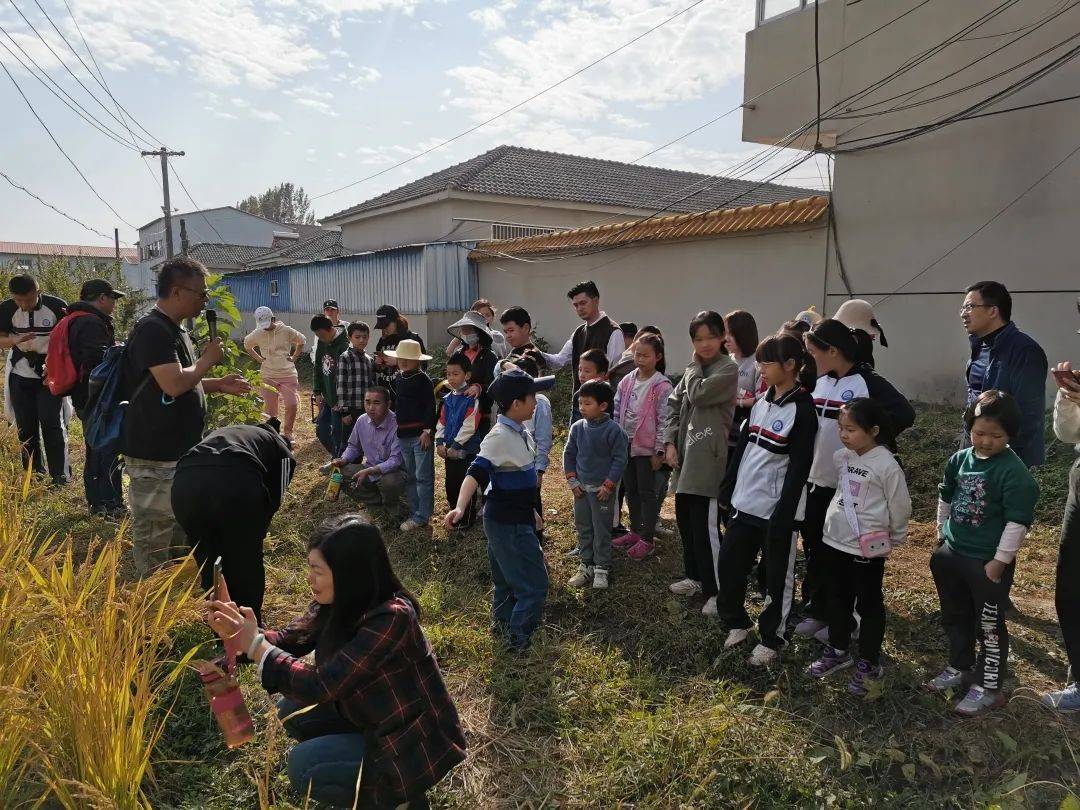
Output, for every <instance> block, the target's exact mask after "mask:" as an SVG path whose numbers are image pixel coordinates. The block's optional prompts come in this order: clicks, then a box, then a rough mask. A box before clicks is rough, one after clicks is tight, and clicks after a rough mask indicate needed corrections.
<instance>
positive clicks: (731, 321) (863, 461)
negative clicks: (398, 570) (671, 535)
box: [312, 288, 1038, 715]
mask: <svg viewBox="0 0 1080 810" xmlns="http://www.w3.org/2000/svg"><path fill="white" fill-rule="evenodd" d="M575 289H576V288H575ZM481 303H482V304H483V307H482V309H484V310H485V311H472V312H469V313H466V315H465V316H464V317H462V319H461V320H459V321H458V322H456V323H455V324H453V325H452V326H451V327H450V328H449V329H448V332H449V334H450V335H451V336H452V337H453V343H452V344H451V345H452V347H453V349H454V351H453V353H452V354H451V355H450V356H449V358H448V359H447V361H446V370H445V381H443V382H442V383H440V384H439V386H438V387H436V385H435V384H434V382H433V381H432V379H431V378H430V377H429V376H428V375H427V373H426V372H425V370H424V364H425V363H426V361H428V360H430V359H431V358H430V356H429V355H427V354H425V353H424V351H423V347H422V345H421V344H420V342H419V341H418V340H414V339H411V338H404V339H401V340H399V341H398V342H396V344H395V345H394V346H393V348H384V349H381V350H380V351H379V357H377V358H372V357H371V356H369V355H368V354H366V351H365V349H366V346H367V343H368V339H369V336H370V329H369V327H368V326H367V325H366V324H362V323H354V324H351V325H349V327H348V330H347V335H342V334H340V333H339V332H338V331H337V330H336V329H335V328H334V326H333V324H331V323H329V322H328V321H327V319H326V318H323V317H322V316H319V317H316V318H315V319H313V321H312V329H313V331H314V332H315V334H316V336H317V338H318V341H319V343H318V348H317V353H316V361H317V362H316V380H315V391H316V394H317V396H318V397H319V401H318V404H319V407H320V412H319V413H318V415H317V419H318V423H319V438H320V441H322V442H323V444H324V445H325V446H326V447H327V450H328V451H329V452H330V454H331V456H332V459H333V460H332V462H331V465H330V466H334V467H338V468H343V470H344V471H345V472H346V473H347V475H348V477H349V482H348V485H347V487H346V491H347V492H349V493H350V494H351V495H353V497H356V498H358V499H360V500H363V501H364V502H366V503H382V504H384V505H386V506H388V507H393V506H395V505H396V499H397V498H398V497H399V496H400V493H401V492H402V491H403V492H404V495H405V497H406V499H407V502H408V512H407V516H406V517H405V519H404V521H403V522H402V524H401V529H402V530H403V531H413V530H417V529H420V528H423V527H426V526H428V525H429V523H430V519H431V516H432V512H433V509H434V477H435V476H434V457H435V455H438V456H439V458H441V459H443V462H444V465H445V486H446V498H447V502H448V504H449V505H450V511H449V513H448V514H447V515H446V518H445V521H444V522H445V525H446V527H447V528H448V529H452V530H455V531H463V530H466V529H468V528H470V527H471V526H473V524H474V523H475V522H477V521H480V522H482V525H483V529H484V533H485V536H486V538H487V549H488V556H489V561H490V565H491V575H492V579H493V582H494V586H495V587H494V596H493V603H492V613H493V618H494V623H495V626H496V627H497V628H498V629H500V631H501V632H502V633H503V634H504V637H505V639H506V641H507V643H508V644H509V646H510V647H511V648H513V649H514V650H518V651H523V650H525V649H526V648H527V647H528V645H529V642H530V639H531V637H532V635H533V633H534V632H535V631H536V629H537V628H538V627H539V625H540V621H541V617H542V613H543V609H544V604H545V601H546V598H547V592H548V574H547V567H546V564H545V560H544V551H543V547H542V545H541V541H542V539H543V534H542V532H543V515H544V510H543V504H542V499H541V484H542V482H543V477H544V473H545V471H546V470H547V468H548V465H549V462H550V459H549V455H550V451H551V448H552V416H551V403H550V402H549V400H548V399H547V398H546V397H545V396H544V395H543V393H541V392H543V391H546V390H549V389H550V388H551V387H552V385H553V382H554V378H553V377H542V376H539V374H540V372H541V370H542V368H541V363H542V362H543V357H544V355H542V354H541V353H540V352H539V351H538V350H537V349H536V347H535V346H534V345H533V343H532V341H531V334H530V330H531V322H530V319H529V316H528V313H527V312H526V311H525V310H524V309H523V308H521V307H512V308H511V309H510V310H507V312H506V313H505V314H504V316H503V319H502V321H501V322H502V324H503V325H504V326H505V332H506V339H505V340H499V341H496V340H495V338H494V333H493V332H492V331H491V328H490V323H491V322H492V321H493V320H494V317H495V314H496V313H495V310H494V308H493V307H492V306H491V304H490V303H489V302H487V301H482V302H481ZM619 326H620V329H621V330H622V333H623V335H624V337H625V345H626V351H625V352H624V354H623V356H622V357H621V358H620V360H619V362H618V363H616V364H615V365H614V366H610V367H609V360H608V356H607V355H606V354H605V352H604V351H602V350H600V349H590V350H586V351H583V352H582V353H581V355H580V357H579V360H578V363H577V368H576V371H577V375H576V376H577V378H578V379H579V380H580V385H579V387H578V388H577V390H576V391H574V393H573V399H572V402H571V403H570V405H571V410H572V417H571V422H570V425H569V431H568V434H567V439H566V443H565V448H564V451H563V455H562V469H563V473H564V476H565V480H566V486H567V487H568V488H569V490H570V492H571V493H572V496H573V504H574V526H575V529H576V532H577V538H578V543H577V549H576V555H577V556H578V558H579V559H578V567H577V570H576V572H575V573H574V575H573V577H572V578H571V579H570V580H569V583H568V584H569V585H570V586H572V587H575V588H579V587H591V588H594V589H604V588H608V587H609V586H611V585H613V584H614V583H613V581H612V578H611V572H612V559H613V554H614V551H615V550H621V551H623V552H625V553H626V555H627V557H628V558H629V559H630V560H632V561H636V562H642V561H645V560H647V559H648V558H649V557H650V556H652V555H654V554H655V552H656V543H657V529H658V520H659V516H660V510H661V506H662V504H663V502H664V499H665V497H666V494H667V492H668V491H669V489H670V491H671V492H673V493H674V496H675V497H674V507H675V517H676V523H677V526H678V534H679V538H680V540H681V542H682V559H683V577H682V578H681V579H680V580H678V581H676V582H674V583H672V584H671V585H670V586H669V589H670V591H671V592H672V593H674V594H676V595H679V596H692V595H695V594H700V595H702V596H703V597H704V599H705V603H704V607H703V608H702V611H701V612H702V613H703V614H704V615H705V616H710V617H717V618H718V619H719V621H720V623H721V624H722V625H723V627H724V629H725V631H726V633H727V635H726V639H725V642H724V647H725V648H726V649H728V650H735V649H737V648H740V647H743V645H744V644H745V645H747V647H749V642H750V641H751V640H752V637H753V636H754V635H755V632H756V636H757V640H756V644H754V646H753V647H752V648H750V654H749V658H748V662H749V663H750V664H751V665H754V666H768V665H771V664H773V663H775V662H776V661H777V660H778V659H779V658H780V656H781V654H782V651H783V649H784V648H785V646H786V645H787V644H789V643H790V641H791V636H792V635H793V634H794V635H796V636H802V637H806V638H810V637H814V638H816V639H817V640H818V641H820V642H821V643H822V644H823V648H822V652H821V654H820V655H819V656H818V657H817V658H816V659H815V660H814V661H813V663H812V664H811V665H810V667H809V673H808V674H809V676H810V677H813V678H824V677H826V676H829V675H832V674H833V673H836V672H839V671H841V670H848V669H851V670H852V672H851V678H850V681H849V683H848V690H849V691H850V692H851V693H852V694H854V695H858V696H863V695H867V694H869V693H870V692H872V691H874V690H876V689H879V688H881V687H880V684H881V678H882V672H883V670H882V660H881V659H882V644H883V640H884V638H885V628H886V609H885V598H884V591H883V580H884V572H885V565H886V561H887V559H888V558H889V555H890V552H891V551H892V549H893V548H895V547H897V546H898V545H900V544H902V543H903V542H904V541H905V539H906V536H907V526H908V520H909V517H910V515H911V500H910V497H909V495H908V489H907V483H906V479H905V474H904V470H903V467H902V466H901V463H900V461H899V460H898V458H897V457H896V452H897V447H896V439H897V436H898V435H899V434H900V433H901V432H902V431H903V430H905V429H906V428H908V427H910V426H911V425H912V424H913V423H914V420H915V414H914V410H913V409H912V407H911V404H910V403H909V402H908V400H907V399H906V398H905V397H904V396H903V394H901V393H900V392H899V391H897V390H896V388H895V387H893V386H892V385H891V384H890V383H889V382H888V381H887V380H885V379H884V378H883V377H882V376H880V375H879V374H878V373H876V372H875V371H874V370H873V367H872V364H871V358H872V348H873V339H872V337H870V338H868V336H867V335H860V334H858V330H853V329H852V328H850V327H849V326H848V325H845V324H844V323H842V322H841V321H839V320H835V319H823V318H821V316H820V315H818V313H816V312H814V311H813V309H812V308H811V309H809V310H806V311H804V312H802V313H799V315H797V316H796V317H795V318H794V319H792V320H791V321H788V322H787V323H785V324H783V326H782V327H781V328H780V329H779V330H778V331H777V332H776V333H775V334H771V335H768V336H766V337H765V338H764V339H763V340H759V334H758V325H757V323H756V322H755V320H754V318H753V316H752V315H751V314H750V313H748V312H745V311H742V310H736V311H733V312H730V313H729V314H728V315H727V316H722V315H720V314H718V313H717V312H713V311H704V312H701V313H699V314H698V315H696V316H695V317H694V318H693V319H692V320H691V321H690V324H689V328H688V337H689V341H690V347H691V359H690V362H689V364H688V365H686V367H685V368H684V369H681V370H680V372H681V373H680V376H679V378H678V381H677V383H676V384H674V385H673V383H672V380H671V379H670V378H669V377H668V376H667V365H668V359H669V354H670V351H669V350H668V349H667V348H666V343H665V339H664V337H663V335H661V333H660V330H658V329H656V328H655V327H652V326H645V327H643V328H641V329H638V327H637V326H636V325H634V324H631V323H623V324H620V325H619ZM679 351H681V348H680V349H679ZM507 352H509V357H508V359H505V360H504V359H500V358H501V357H502V356H503V355H504V354H506V353H507ZM384 356H385V359H384ZM384 362H385V363H389V364H390V365H392V366H393V369H394V372H393V376H392V378H391V379H390V387H389V390H387V388H384V387H380V386H378V385H377V384H376V383H377V381H378V379H379V378H378V377H377V374H376V368H377V365H382V364H383V363H384ZM616 367H617V374H616V375H615V376H617V377H618V379H617V380H613V379H611V377H610V376H609V375H610V374H611V371H612V369H613V368H616ZM327 411H328V412H329V415H327V414H326V413H325V412H327ZM965 423H966V426H967V430H968V433H969V437H970V443H971V446H970V447H967V448H966V449H963V450H961V451H959V452H957V453H956V454H955V455H954V456H953V457H952V458H951V459H950V461H949V462H948V464H947V466H946V469H945V472H944V477H943V480H942V483H941V486H940V490H939V491H940V502H939V508H938V532H939V538H940V545H939V546H938V548H937V549H936V550H935V551H934V553H933V555H932V557H931V560H930V570H931V572H932V575H933V579H934V582H935V585H936V587H937V591H938V594H939V597H940V601H941V621H942V625H943V628H944V632H945V635H946V637H947V640H948V647H949V658H948V663H947V666H946V667H945V669H944V670H943V671H942V672H941V673H940V674H939V675H937V676H936V677H934V678H932V679H931V680H929V682H928V683H927V687H928V688H929V689H931V690H934V691H937V692H942V693H948V694H950V695H952V694H954V693H955V694H956V696H958V697H960V700H959V701H958V702H957V703H956V704H955V707H954V708H955V710H956V711H957V712H959V713H961V714H964V715H975V714H979V713H980V712H982V711H984V710H987V709H991V708H994V707H996V706H999V705H1001V704H1002V703H1003V702H1004V693H1003V691H1002V685H1003V681H1004V678H1005V675H1006V672H1007V657H1008V630H1007V627H1006V623H1005V610H1006V608H1007V607H1008V605H1009V589H1010V586H1011V584H1012V581H1013V573H1014V568H1015V559H1016V553H1017V550H1018V549H1019V548H1020V546H1021V544H1022V542H1023V540H1024V537H1025V535H1026V533H1027V531H1028V528H1029V527H1030V526H1031V523H1032V521H1033V515H1034V508H1035V504H1036V501H1037V499H1038V487H1037V485H1036V483H1035V481H1034V479H1033V477H1032V475H1031V473H1030V472H1029V471H1028V469H1027V467H1026V466H1025V465H1024V464H1023V463H1022V462H1021V461H1020V460H1019V458H1018V457H1017V456H1016V454H1015V453H1014V452H1013V451H1012V450H1011V449H1010V448H1009V440H1010V437H1012V436H1014V435H1015V433H1016V431H1017V430H1018V424H1019V414H1018V410H1017V406H1016V403H1015V402H1014V401H1013V400H1012V398H1011V397H1009V396H1008V395H1007V394H1003V393H1001V392H998V391H986V392H984V393H983V394H982V395H981V396H980V397H979V398H978V399H977V400H976V401H975V402H973V403H972V404H971V406H970V407H969V408H968V411H967V413H966V415H965ZM336 424H340V427H338V428H337V432H336V433H335V425H336ZM346 427H348V428H349V435H348V437H347V441H346V437H345V436H343V435H342V431H343V429H344V428H346ZM379 481H383V482H384V484H383V486H381V487H380V486H377V484H378V482H379ZM623 499H625V503H626V508H627V511H628V524H629V525H628V528H627V530H626V531H625V533H618V532H617V531H616V528H617V527H618V526H619V525H620V517H621V513H622V511H623V510H622V504H623ZM800 537H801V538H802V548H803V552H804V554H805V558H806V570H805V575H804V576H803V578H802V583H801V585H802V605H801V620H800V621H799V622H798V623H797V624H794V622H793V614H794V612H795V594H796V588H795V579H796V577H795V561H796V554H797V548H798V539H799V538H800ZM755 564H757V566H758V571H757V579H758V583H759V585H760V588H761V590H762V594H763V596H764V597H765V598H764V607H763V609H762V610H761V612H760V615H759V616H758V617H757V620H756V622H755V621H754V619H753V618H752V617H751V615H750V613H749V612H748V610H747V603H746V602H747V584H748V580H749V579H750V577H751V575H752V571H753V569H754V566H755ZM790 624H794V627H793V632H792V631H789V625H790Z"/></svg>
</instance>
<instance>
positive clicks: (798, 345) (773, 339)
mask: <svg viewBox="0 0 1080 810" xmlns="http://www.w3.org/2000/svg"><path fill="white" fill-rule="evenodd" d="M754 359H755V360H757V361H758V362H759V363H780V364H781V365H783V364H784V363H786V362H788V361H789V360H791V361H793V362H794V363H795V381H796V382H797V383H798V384H799V385H800V386H802V387H803V388H805V389H806V390H807V391H813V390H814V385H815V384H816V383H817V377H818V373H817V364H816V363H814V358H813V356H812V355H811V354H810V352H808V351H807V350H806V346H805V345H804V344H803V342H802V341H801V340H799V339H798V338H797V337H795V336H794V335H789V334H783V333H781V334H777V335H771V336H770V337H767V338H765V340H763V341H761V343H759V344H758V347H757V351H756V352H755V353H754Z"/></svg>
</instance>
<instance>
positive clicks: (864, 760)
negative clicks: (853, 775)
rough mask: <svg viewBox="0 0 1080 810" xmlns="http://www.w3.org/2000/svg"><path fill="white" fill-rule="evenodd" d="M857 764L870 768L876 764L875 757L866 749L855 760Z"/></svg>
mask: <svg viewBox="0 0 1080 810" xmlns="http://www.w3.org/2000/svg"><path fill="white" fill-rule="evenodd" d="M855 764H856V765H858V766H859V767H860V768H869V767H871V766H872V765H873V764H874V758H873V757H872V756H871V755H870V754H868V753H867V752H866V751H860V752H859V758H858V759H857V760H855Z"/></svg>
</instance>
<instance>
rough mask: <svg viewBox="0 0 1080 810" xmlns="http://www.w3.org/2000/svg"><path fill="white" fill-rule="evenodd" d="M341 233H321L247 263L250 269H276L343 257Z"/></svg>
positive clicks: (325, 231) (271, 251)
mask: <svg viewBox="0 0 1080 810" xmlns="http://www.w3.org/2000/svg"><path fill="white" fill-rule="evenodd" d="M344 254H345V249H344V248H343V247H342V246H341V231H327V230H324V231H321V232H320V233H319V234H318V235H317V236H313V237H312V238H310V239H301V240H299V241H297V242H293V243H292V244H289V245H286V246H284V247H279V248H274V249H272V250H270V251H268V252H266V253H263V254H261V255H259V256H256V257H255V258H254V259H250V260H249V261H248V262H247V266H248V268H255V267H276V266H278V265H283V264H296V263H297V262H315V261H319V260H320V259H334V258H337V257H338V256H343V255H344Z"/></svg>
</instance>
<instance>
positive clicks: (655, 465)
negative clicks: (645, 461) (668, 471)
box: [649, 453, 664, 472]
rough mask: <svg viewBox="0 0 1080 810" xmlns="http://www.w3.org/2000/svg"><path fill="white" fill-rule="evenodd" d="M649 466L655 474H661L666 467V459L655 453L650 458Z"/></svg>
mask: <svg viewBox="0 0 1080 810" xmlns="http://www.w3.org/2000/svg"><path fill="white" fill-rule="evenodd" d="M649 466H650V467H652V471H653V472H659V471H660V468H661V467H663V466H664V457H663V456H658V455H656V454H655V453H654V454H653V455H651V456H650V457H649Z"/></svg>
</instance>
